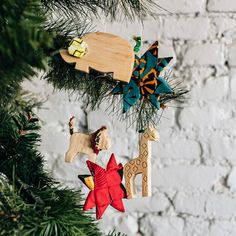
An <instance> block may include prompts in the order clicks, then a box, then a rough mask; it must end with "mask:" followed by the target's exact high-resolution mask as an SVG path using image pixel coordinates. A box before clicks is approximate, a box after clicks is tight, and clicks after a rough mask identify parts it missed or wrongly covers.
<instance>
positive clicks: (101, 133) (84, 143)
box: [65, 118, 111, 162]
mask: <svg viewBox="0 0 236 236" xmlns="http://www.w3.org/2000/svg"><path fill="white" fill-rule="evenodd" d="M69 126H70V133H71V137H70V145H69V150H68V151H67V152H66V155H65V162H72V161H73V159H74V157H75V156H76V155H77V154H79V153H83V154H87V155H88V159H89V160H90V161H91V162H95V160H96V156H97V155H98V153H99V151H101V150H108V149H109V148H110V146H111V140H110V138H109V136H108V132H107V128H106V127H105V126H102V127H101V128H100V129H98V130H97V131H95V132H94V133H91V134H84V133H77V132H76V133H74V132H73V128H74V118H71V119H70V122H69Z"/></svg>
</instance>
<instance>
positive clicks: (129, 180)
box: [124, 165, 135, 198]
mask: <svg viewBox="0 0 236 236" xmlns="http://www.w3.org/2000/svg"><path fill="white" fill-rule="evenodd" d="M124 176H125V188H126V193H127V198H134V196H135V190H134V177H135V176H134V175H133V173H131V171H130V167H129V166H128V165H125V167H124Z"/></svg>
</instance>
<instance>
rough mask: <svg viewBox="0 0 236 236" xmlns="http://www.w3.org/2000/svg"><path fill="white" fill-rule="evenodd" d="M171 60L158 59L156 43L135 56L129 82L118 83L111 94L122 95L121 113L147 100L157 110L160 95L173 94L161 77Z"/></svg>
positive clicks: (168, 58) (167, 58) (169, 58)
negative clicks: (139, 55) (140, 55)
mask: <svg viewBox="0 0 236 236" xmlns="http://www.w3.org/2000/svg"><path fill="white" fill-rule="evenodd" d="M171 59H173V58H172V57H166V58H158V41H156V42H155V43H153V44H152V45H151V47H150V48H149V49H148V50H147V51H146V52H145V53H144V54H143V55H142V57H141V58H139V57H138V56H137V55H135V60H134V69H133V74H132V77H131V79H130V82H129V83H128V84H127V83H124V82H120V83H119V84H118V85H117V86H116V87H115V88H114V89H113V90H112V94H113V95H116V94H123V112H127V111H128V110H129V109H130V107H131V106H133V105H134V104H135V103H136V102H137V101H138V100H139V99H147V100H148V101H149V102H150V103H151V104H152V105H153V106H155V107H156V108H157V109H159V108H160V102H159V100H158V99H159V97H160V95H161V94H165V93H173V90H172V88H171V87H170V86H169V84H168V83H167V82H166V80H165V79H164V78H163V77H160V73H161V71H162V70H163V69H164V68H165V67H166V66H167V65H168V64H169V62H170V61H171Z"/></svg>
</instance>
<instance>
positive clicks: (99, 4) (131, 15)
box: [42, 0, 161, 20]
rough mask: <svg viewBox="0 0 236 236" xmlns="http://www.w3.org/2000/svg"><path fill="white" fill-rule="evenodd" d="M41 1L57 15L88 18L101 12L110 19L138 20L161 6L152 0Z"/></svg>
mask: <svg viewBox="0 0 236 236" xmlns="http://www.w3.org/2000/svg"><path fill="white" fill-rule="evenodd" d="M42 3H43V4H44V6H45V8H46V9H47V10H48V11H54V12H57V13H58V14H59V15H65V16H70V17H71V16H74V17H77V18H81V17H82V18H88V17H94V16H95V17H99V16H100V13H101V12H103V13H104V15H105V16H106V17H107V18H110V19H111V20H119V19H121V18H125V19H128V20H135V19H138V20H140V19H143V18H144V17H146V16H147V15H148V16H152V17H154V16H156V13H155V11H156V10H157V8H161V7H160V6H159V5H157V4H156V3H155V1H153V0H103V1H101V0H90V1H84V0H70V1H68V0H42Z"/></svg>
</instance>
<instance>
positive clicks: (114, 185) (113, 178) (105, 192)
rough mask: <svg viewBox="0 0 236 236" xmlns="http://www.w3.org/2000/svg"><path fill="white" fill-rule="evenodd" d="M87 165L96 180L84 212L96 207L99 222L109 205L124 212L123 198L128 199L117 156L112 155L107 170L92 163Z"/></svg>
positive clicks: (88, 162)
mask: <svg viewBox="0 0 236 236" xmlns="http://www.w3.org/2000/svg"><path fill="white" fill-rule="evenodd" d="M87 165H88V168H89V170H90V172H91V174H92V176H93V178H94V189H92V190H91V191H90V192H89V194H88V197H87V199H86V201H85V204H84V211H86V210H89V209H91V208H94V207H96V218H97V220H98V219H100V218H101V217H102V215H103V213H104V211H105V210H106V208H107V207H108V206H109V205H111V206H112V207H114V208H115V209H117V210H118V211H122V212H124V211H125V209H124V205H123V202H122V198H126V191H125V188H124V186H123V185H122V183H121V181H122V176H123V166H122V164H121V163H120V164H119V165H117V163H116V159H115V156H114V154H112V155H111V157H110V160H109V162H108V164H107V168H106V170H105V169H103V168H102V167H101V166H99V165H97V164H95V163H93V162H91V161H87Z"/></svg>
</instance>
